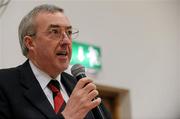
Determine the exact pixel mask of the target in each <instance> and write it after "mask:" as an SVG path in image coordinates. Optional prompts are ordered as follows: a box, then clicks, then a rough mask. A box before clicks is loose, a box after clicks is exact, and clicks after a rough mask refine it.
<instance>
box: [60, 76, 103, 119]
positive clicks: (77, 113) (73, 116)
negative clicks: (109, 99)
mask: <svg viewBox="0 0 180 119" xmlns="http://www.w3.org/2000/svg"><path fill="white" fill-rule="evenodd" d="M98 94H99V93H98V91H97V90H96V85H95V84H93V83H92V80H90V79H88V78H87V77H85V78H82V79H80V80H79V81H78V83H77V85H76V86H75V88H74V90H73V92H72V94H71V96H70V98H69V100H68V102H67V104H66V107H65V109H64V110H63V112H62V115H63V116H64V117H65V119H83V118H84V117H85V116H86V114H87V113H88V112H89V111H90V110H91V109H93V108H95V107H96V106H98V105H99V104H100V103H101V99H100V98H97V99H95V97H97V95H98Z"/></svg>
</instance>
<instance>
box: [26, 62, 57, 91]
mask: <svg viewBox="0 0 180 119" xmlns="http://www.w3.org/2000/svg"><path fill="white" fill-rule="evenodd" d="M29 64H30V66H31V69H32V71H33V73H34V75H35V77H36V79H37V80H38V82H39V84H40V86H41V88H42V89H43V90H44V89H45V88H46V87H47V85H48V83H49V82H50V80H52V78H51V77H50V76H49V75H48V74H47V73H45V72H43V71H42V70H40V69H39V68H38V67H36V66H35V65H34V64H33V63H32V62H31V61H30V60H29ZM53 80H57V81H58V82H59V83H60V74H59V75H58V76H57V77H56V78H55V79H53Z"/></svg>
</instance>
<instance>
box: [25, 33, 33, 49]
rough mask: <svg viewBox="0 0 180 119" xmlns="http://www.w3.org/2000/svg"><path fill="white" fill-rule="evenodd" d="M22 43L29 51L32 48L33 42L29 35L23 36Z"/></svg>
mask: <svg viewBox="0 0 180 119" xmlns="http://www.w3.org/2000/svg"><path fill="white" fill-rule="evenodd" d="M24 45H25V46H26V47H27V48H28V50H29V51H30V50H33V49H34V46H35V44H34V40H33V39H32V37H31V36H25V37H24Z"/></svg>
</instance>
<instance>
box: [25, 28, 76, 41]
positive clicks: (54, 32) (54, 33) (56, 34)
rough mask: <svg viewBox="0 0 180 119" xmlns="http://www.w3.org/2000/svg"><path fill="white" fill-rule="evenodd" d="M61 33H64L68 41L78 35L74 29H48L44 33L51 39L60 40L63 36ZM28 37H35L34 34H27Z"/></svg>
mask: <svg viewBox="0 0 180 119" xmlns="http://www.w3.org/2000/svg"><path fill="white" fill-rule="evenodd" d="M63 32H64V33H66V35H67V36H68V38H69V39H71V38H72V39H76V38H77V37H78V35H79V30H78V29H76V28H56V27H55V28H49V29H48V30H47V31H46V32H44V33H46V34H47V35H48V36H49V37H50V38H52V39H60V38H61V37H62V35H63ZM28 35H29V36H35V35H36V33H34V34H28Z"/></svg>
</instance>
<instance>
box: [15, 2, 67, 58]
mask: <svg viewBox="0 0 180 119" xmlns="http://www.w3.org/2000/svg"><path fill="white" fill-rule="evenodd" d="M42 12H47V13H55V12H62V13H63V12H64V10H63V9H62V8H59V7H57V6H55V5H48V4H43V5H40V6H37V7H35V8H34V9H33V10H31V11H30V12H29V13H28V14H27V15H26V16H24V17H23V19H22V20H21V22H20V24H19V29H18V35H19V43H20V46H21V50H22V53H23V55H24V56H25V57H27V53H28V48H27V47H26V46H25V44H24V37H25V36H27V35H28V36H34V35H35V34H36V24H35V22H34V21H35V18H36V16H37V15H38V14H39V13H42Z"/></svg>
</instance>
